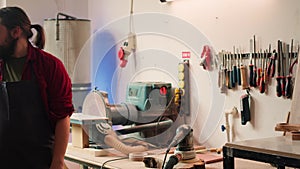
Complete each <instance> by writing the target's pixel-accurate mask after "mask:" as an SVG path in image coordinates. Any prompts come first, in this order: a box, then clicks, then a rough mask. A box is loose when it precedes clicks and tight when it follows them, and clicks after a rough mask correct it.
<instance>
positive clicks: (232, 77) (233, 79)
mask: <svg viewBox="0 0 300 169" xmlns="http://www.w3.org/2000/svg"><path fill="white" fill-rule="evenodd" d="M234 68H235V70H234ZM230 70H231V76H230V86H231V87H232V88H235V76H236V66H234V54H230Z"/></svg>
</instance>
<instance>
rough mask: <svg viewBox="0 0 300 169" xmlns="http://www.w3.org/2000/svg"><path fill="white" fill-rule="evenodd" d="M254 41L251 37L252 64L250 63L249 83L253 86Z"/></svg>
mask: <svg viewBox="0 0 300 169" xmlns="http://www.w3.org/2000/svg"><path fill="white" fill-rule="evenodd" d="M252 44H253V42H252V39H250V64H249V84H250V86H251V87H254V82H253V79H254V78H253V63H252V60H253V55H254V52H253V46H252Z"/></svg>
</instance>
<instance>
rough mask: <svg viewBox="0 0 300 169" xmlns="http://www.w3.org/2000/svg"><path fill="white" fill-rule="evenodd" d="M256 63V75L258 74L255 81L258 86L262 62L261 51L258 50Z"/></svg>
mask: <svg viewBox="0 0 300 169" xmlns="http://www.w3.org/2000/svg"><path fill="white" fill-rule="evenodd" d="M257 55H258V63H259V65H258V68H257V75H258V78H257V82H256V84H257V86H260V84H261V83H260V81H261V78H262V77H261V75H262V64H261V52H259V53H258V54H257Z"/></svg>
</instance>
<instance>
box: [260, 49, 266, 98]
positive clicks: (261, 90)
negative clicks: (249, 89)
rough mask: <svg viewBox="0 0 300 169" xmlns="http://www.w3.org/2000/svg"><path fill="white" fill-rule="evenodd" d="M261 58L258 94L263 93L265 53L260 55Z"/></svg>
mask: <svg viewBox="0 0 300 169" xmlns="http://www.w3.org/2000/svg"><path fill="white" fill-rule="evenodd" d="M261 55H262V58H261V65H262V68H261V78H260V84H259V91H260V93H265V89H266V87H265V56H266V52H264V53H261Z"/></svg>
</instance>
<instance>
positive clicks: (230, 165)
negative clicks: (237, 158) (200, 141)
mask: <svg viewBox="0 0 300 169" xmlns="http://www.w3.org/2000/svg"><path fill="white" fill-rule="evenodd" d="M228 150H229V149H228V148H226V147H223V169H234V157H231V156H229V155H228V152H227V151H228Z"/></svg>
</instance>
